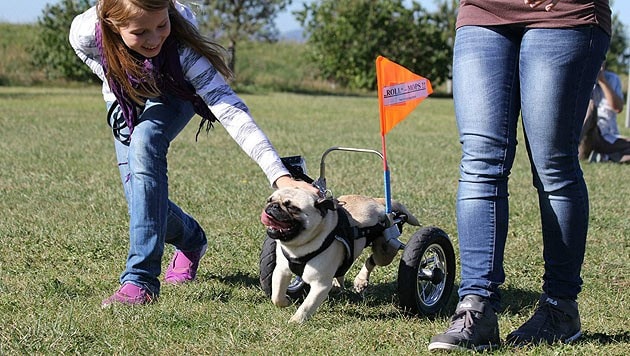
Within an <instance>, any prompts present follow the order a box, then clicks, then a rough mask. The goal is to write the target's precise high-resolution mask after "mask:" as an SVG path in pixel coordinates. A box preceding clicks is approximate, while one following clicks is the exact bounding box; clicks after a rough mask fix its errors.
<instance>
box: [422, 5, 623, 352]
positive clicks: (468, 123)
mask: <svg viewBox="0 0 630 356" xmlns="http://www.w3.org/2000/svg"><path fill="white" fill-rule="evenodd" d="M456 27H457V29H456V37H455V44H454V56H453V97H454V103H455V116H456V120H457V126H458V131H459V139H460V141H461V143H462V157H461V162H460V178H459V185H458V191H457V204H456V212H457V214H456V215H457V230H458V236H459V250H460V262H461V284H460V286H459V290H458V294H459V298H460V301H459V303H458V305H457V308H456V310H455V314H454V315H453V316H452V318H451V321H450V325H449V327H448V329H447V330H446V331H445V332H444V333H442V334H439V335H436V336H434V337H433V338H432V339H431V341H430V343H429V349H430V350H437V349H474V350H483V349H487V348H492V347H496V346H498V345H499V344H500V342H501V341H500V337H499V326H498V322H497V315H496V312H497V310H499V308H500V302H501V296H500V293H499V286H500V285H501V284H502V283H503V282H504V281H505V271H504V268H503V257H504V249H505V244H506V238H507V231H508V220H509V211H508V208H509V204H508V179H509V176H510V170H511V168H512V164H513V162H514V157H515V152H516V146H517V141H516V138H517V121H518V118H519V114H520V115H521V117H522V124H523V131H524V134H525V148H526V149H527V153H528V157H529V162H530V166H531V171H532V176H533V185H534V187H535V189H536V191H537V193H538V203H539V208H540V215H541V223H542V242H543V247H544V251H543V258H544V261H545V265H544V271H545V272H544V275H543V276H542V279H543V285H542V294H541V296H540V298H539V300H538V305H537V308H536V310H535V311H534V313H533V316H532V317H531V318H530V319H529V320H528V321H526V322H525V323H524V324H523V325H522V326H521V327H519V328H518V329H517V330H515V331H513V332H511V333H510V334H509V335H508V336H507V340H506V341H507V343H509V344H515V345H523V344H529V343H540V342H550V343H551V342H556V341H561V342H571V341H573V340H575V339H577V338H578V337H579V336H580V335H581V326H580V325H581V324H580V317H579V313H578V306H577V296H578V293H579V292H580V290H581V286H582V279H581V277H580V269H581V266H582V262H583V259H584V249H585V242H586V234H587V228H588V216H589V206H588V193H587V189H586V184H585V182H584V178H583V175H582V170H581V168H580V164H579V161H578V154H577V152H578V143H579V138H580V131H581V128H582V123H583V120H584V116H585V114H586V108H587V105H588V101H589V97H590V95H591V92H592V89H593V86H594V84H595V80H596V78H597V73H598V71H599V68H600V66H601V64H602V62H603V60H604V58H605V54H606V51H607V49H608V45H609V42H610V28H611V10H610V6H609V3H608V1H606V0H596V1H584V0H562V1H558V0H554V1H534V0H462V1H461V2H460V7H459V12H458V17H457V25H456ZM532 238H535V237H532Z"/></svg>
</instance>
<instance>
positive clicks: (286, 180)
mask: <svg viewBox="0 0 630 356" xmlns="http://www.w3.org/2000/svg"><path fill="white" fill-rule="evenodd" d="M273 185H274V187H276V188H277V189H280V188H291V187H298V188H302V189H306V190H309V191H311V192H313V193H315V194H319V189H317V188H316V187H314V186H313V185H312V184H309V183H306V182H305V181H301V180H295V179H293V178H291V177H290V176H282V177H280V178H278V179H276V181H275V182H274V183H273Z"/></svg>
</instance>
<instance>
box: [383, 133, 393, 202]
mask: <svg viewBox="0 0 630 356" xmlns="http://www.w3.org/2000/svg"><path fill="white" fill-rule="evenodd" d="M385 147H386V145H385V134H381V149H382V151H383V182H384V184H385V213H387V214H389V213H391V212H392V196H391V193H392V191H391V184H390V177H389V166H388V165H387V150H386V148H385Z"/></svg>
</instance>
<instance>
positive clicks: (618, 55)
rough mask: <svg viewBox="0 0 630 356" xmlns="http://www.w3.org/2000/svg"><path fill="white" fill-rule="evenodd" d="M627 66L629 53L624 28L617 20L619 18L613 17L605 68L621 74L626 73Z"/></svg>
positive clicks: (629, 57) (629, 58)
mask: <svg viewBox="0 0 630 356" xmlns="http://www.w3.org/2000/svg"><path fill="white" fill-rule="evenodd" d="M628 64H630V51H629V50H628V38H627V37H626V27H625V25H624V24H623V23H622V22H621V20H619V16H617V15H614V16H613V18H612V37H611V38H610V47H609V48H608V54H607V55H606V68H607V69H608V70H611V71H613V72H616V73H617V74H621V73H626V71H627V70H628Z"/></svg>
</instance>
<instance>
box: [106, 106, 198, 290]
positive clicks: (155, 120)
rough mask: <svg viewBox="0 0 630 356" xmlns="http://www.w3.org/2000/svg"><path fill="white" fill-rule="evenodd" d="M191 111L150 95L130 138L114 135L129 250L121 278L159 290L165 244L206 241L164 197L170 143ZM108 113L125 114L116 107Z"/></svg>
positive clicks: (185, 246)
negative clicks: (129, 139)
mask: <svg viewBox="0 0 630 356" xmlns="http://www.w3.org/2000/svg"><path fill="white" fill-rule="evenodd" d="M111 105H112V103H108V104H107V106H108V109H109V107H110V106H111ZM194 114H195V112H194V109H193V106H192V104H190V103H189V102H187V101H183V100H180V99H177V98H175V97H167V98H166V99H165V100H163V101H161V100H159V99H150V100H148V101H147V102H146V106H145V108H144V110H143V112H142V113H141V114H140V115H139V117H138V122H137V123H136V126H135V128H134V131H133V134H132V135H131V141H130V143H129V144H128V145H127V144H124V143H122V142H120V141H118V140H114V145H115V148H116V157H117V160H118V167H119V170H120V177H121V179H122V183H123V188H124V191H125V197H126V199H127V207H128V213H129V217H130V218H129V254H128V256H127V264H126V268H125V271H124V272H123V273H122V275H121V276H120V282H121V284H123V283H126V282H131V283H133V284H135V285H138V286H141V287H145V288H147V289H148V290H149V291H151V292H152V293H154V294H156V295H157V294H159V291H160V282H159V280H158V276H159V275H160V272H161V261H162V255H163V254H164V244H165V243H170V244H172V245H174V246H175V247H176V248H177V249H179V250H182V251H195V250H198V249H200V248H201V246H203V245H204V244H206V242H207V240H206V235H205V233H204V231H203V229H202V228H201V226H199V224H198V223H197V221H195V219H193V218H192V217H191V216H190V215H188V214H187V213H185V212H184V211H183V210H182V209H180V208H179V207H178V206H177V205H175V204H174V203H173V202H171V201H170V200H169V199H168V177H167V159H166V156H167V152H168V148H169V146H170V143H171V141H173V139H175V137H176V136H177V135H178V134H179V133H180V132H181V131H182V130H183V129H184V127H185V126H186V124H187V123H188V122H189V121H190V119H191V118H192V117H193V115H194ZM112 116H113V119H114V120H117V121H119V122H120V120H123V119H122V115H121V114H120V110H119V108H117V109H116V110H115V111H114V113H113V115H112Z"/></svg>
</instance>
